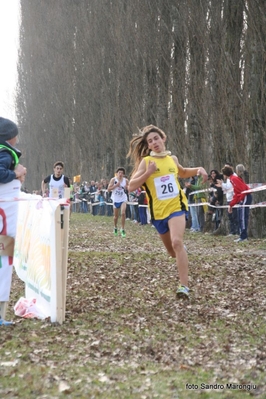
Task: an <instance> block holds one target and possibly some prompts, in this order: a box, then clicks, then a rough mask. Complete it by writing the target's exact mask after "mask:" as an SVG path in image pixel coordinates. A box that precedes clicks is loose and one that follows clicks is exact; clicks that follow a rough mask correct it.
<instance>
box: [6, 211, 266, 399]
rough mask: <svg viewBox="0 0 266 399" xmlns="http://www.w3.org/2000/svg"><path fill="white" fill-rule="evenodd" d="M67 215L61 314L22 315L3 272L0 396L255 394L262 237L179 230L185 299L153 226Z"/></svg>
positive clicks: (261, 332) (260, 345)
mask: <svg viewBox="0 0 266 399" xmlns="http://www.w3.org/2000/svg"><path fill="white" fill-rule="evenodd" d="M112 229H113V227H112V218H108V217H93V216H92V215H90V214H86V215H85V214H72V215H71V221H70V237H69V261H68V279H67V303H66V321H65V322H64V324H63V325H61V326H60V325H55V324H51V323H50V322H49V321H48V320H45V321H40V320H24V319H20V318H17V317H15V316H14V313H13V306H14V304H15V303H16V301H17V300H18V298H19V297H20V296H24V288H23V284H22V282H21V281H20V280H18V278H17V277H16V275H15V273H14V276H13V283H12V295H11V300H10V303H9V308H8V312H7V318H9V319H11V318H12V319H13V320H14V325H13V326H12V327H9V328H7V327H1V330H0V398H8V399H9V398H25V399H26V398H27V399H31V398H34V399H35V398H39V399H42V398H43V399H44V398H49V399H55V398H62V397H69V398H108V399H109V398H110V399H112V398H121V399H124V398H125V399H126V398H134V399H135V398H141V399H146V398H150V399H153V398H167V399H168V398H169V399H170V398H173V399H174V398H176V399H177V398H180V399H183V398H184V399H186V398H192V397H199V398H213V397H216V396H218V397H219V398H224V399H225V398H226V399H227V398H248V397H251V396H252V397H253V396H254V397H257V398H265V397H266V347H265V342H266V295H265V294H266V289H265V281H266V279H265V275H266V273H265V272H266V241H265V240H255V239H250V240H249V241H248V242H243V243H241V244H236V243H234V241H233V238H232V237H224V236H213V235H210V234H200V233H194V234H193V233H190V232H189V231H187V232H186V235H185V244H186V246H187V249H188V255H189V264H190V266H189V275H190V277H189V279H190V288H191V299H190V301H186V300H177V298H176V296H175V291H176V288H177V284H178V278H177V271H176V266H175V262H174V260H173V259H170V258H169V257H168V255H167V254H166V252H165V250H164V248H163V246H162V243H161V242H160V240H159V238H158V236H157V234H156V232H155V229H154V228H152V227H151V226H142V227H141V226H138V225H135V224H133V223H131V222H129V221H128V222H127V225H126V231H127V237H126V238H125V239H123V238H121V237H114V236H113V233H112Z"/></svg>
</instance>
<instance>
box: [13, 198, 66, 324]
mask: <svg viewBox="0 0 266 399" xmlns="http://www.w3.org/2000/svg"><path fill="white" fill-rule="evenodd" d="M22 198H23V197H22ZM24 198H25V199H26V198H27V199H28V200H25V201H23V200H22V201H19V214H18V223H17V235H16V241H15V251H14V267H15V269H16V272H17V275H18V276H19V278H20V279H21V280H22V281H24V282H25V297H26V298H28V299H31V298H36V301H37V302H36V303H37V305H38V307H40V308H41V310H42V312H43V314H44V315H45V316H46V317H50V318H51V321H52V322H55V321H58V322H62V321H63V320H64V311H65V304H64V302H65V289H66V284H65V283H66V262H64V260H65V259H67V256H64V254H63V250H64V251H67V249H68V245H67V243H63V240H64V234H63V229H64V228H66V229H67V234H66V235H67V236H68V223H69V220H68V219H69V207H68V206H66V207H64V206H62V200H52V199H50V200H45V199H42V197H40V196H37V195H31V194H24ZM64 223H65V226H63V224H64Z"/></svg>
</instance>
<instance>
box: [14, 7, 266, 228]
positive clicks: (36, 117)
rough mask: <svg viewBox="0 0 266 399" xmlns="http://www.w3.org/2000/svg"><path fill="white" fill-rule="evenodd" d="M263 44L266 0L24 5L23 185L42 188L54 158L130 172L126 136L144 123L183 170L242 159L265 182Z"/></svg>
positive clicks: (74, 168) (81, 168) (89, 170)
mask: <svg viewBox="0 0 266 399" xmlns="http://www.w3.org/2000/svg"><path fill="white" fill-rule="evenodd" d="M265 48H266V2H265V1H264V0H130V1H129V0H113V1H110V0H90V1H89V0H45V1H44V0H23V1H21V31H20V55H19V65H18V72H19V83H18V89H17V116H18V121H19V125H20V132H21V134H20V143H19V147H20V148H21V149H22V151H23V158H22V160H21V162H22V163H23V164H24V165H25V166H26V167H27V168H28V175H27V181H26V187H27V188H28V189H29V190H36V189H39V188H40V184H41V180H42V179H43V177H45V176H46V175H48V174H49V173H51V172H52V166H53V164H54V162H55V161H57V160H63V161H64V162H65V165H66V166H65V173H66V175H68V176H70V177H73V176H74V175H78V174H81V176H82V180H92V179H100V178H102V177H105V178H107V179H109V178H111V177H112V176H113V174H114V170H115V169H116V167H117V166H125V167H126V169H127V173H128V174H130V170H131V167H130V164H129V160H128V159H127V158H126V154H127V151H128V148H129V141H130V140H131V138H132V134H133V133H136V132H137V131H138V128H140V127H142V126H145V125H147V124H150V123H153V124H156V125H158V126H159V127H161V128H162V129H163V130H165V132H166V134H167V136H168V145H167V146H168V149H170V150H171V151H172V153H174V154H176V155H177V156H178V158H179V161H180V163H181V164H183V165H184V166H198V165H202V166H204V167H205V168H206V169H207V170H210V169H212V168H215V169H218V170H219V169H220V168H221V167H222V166H223V165H224V162H225V161H229V162H232V163H233V164H234V165H236V164H238V163H243V164H244V165H245V167H246V168H247V170H248V171H249V178H250V179H249V180H250V182H264V181H265V169H266V164H265V156H264V154H265V149H266V140H265V138H266V137H265V136H266V134H265V113H266V107H265V105H266V104H265V100H266V97H265V90H266V72H265V71H266V59H265V56H266V52H265ZM264 193H265V192H262V194H256V201H255V202H259V201H262V200H264V199H265V195H264ZM263 209H264V208H262V209H257V210H256V211H254V215H255V218H256V220H257V228H258V231H259V234H261V233H263V229H264V227H263V226H265V225H266V216H265V212H264V210H263Z"/></svg>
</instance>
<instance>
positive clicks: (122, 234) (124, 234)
mask: <svg viewBox="0 0 266 399" xmlns="http://www.w3.org/2000/svg"><path fill="white" fill-rule="evenodd" d="M120 232H121V237H123V238H126V232H125V230H122V229H121V230H120Z"/></svg>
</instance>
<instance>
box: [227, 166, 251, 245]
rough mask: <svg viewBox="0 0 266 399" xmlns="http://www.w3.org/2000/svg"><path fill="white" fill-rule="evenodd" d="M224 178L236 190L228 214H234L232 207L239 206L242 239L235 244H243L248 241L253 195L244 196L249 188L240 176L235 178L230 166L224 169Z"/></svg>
mask: <svg viewBox="0 0 266 399" xmlns="http://www.w3.org/2000/svg"><path fill="white" fill-rule="evenodd" d="M222 173H223V175H224V176H226V177H227V178H229V179H230V182H231V183H232V185H233V188H234V196H233V199H232V201H231V202H230V203H229V208H228V212H229V213H231V212H232V207H233V206H234V205H236V204H239V208H238V221H239V228H240V237H239V238H238V239H237V240H235V242H242V241H245V240H247V239H248V219H249V206H248V205H250V204H251V202H252V195H251V194H250V193H248V194H243V191H246V190H249V186H248V185H247V184H246V183H245V182H244V181H243V180H242V179H241V177H239V176H235V175H234V172H233V169H232V168H230V166H225V167H224V168H223V169H222Z"/></svg>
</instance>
